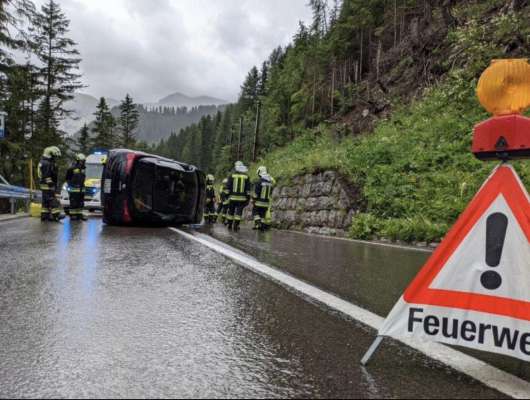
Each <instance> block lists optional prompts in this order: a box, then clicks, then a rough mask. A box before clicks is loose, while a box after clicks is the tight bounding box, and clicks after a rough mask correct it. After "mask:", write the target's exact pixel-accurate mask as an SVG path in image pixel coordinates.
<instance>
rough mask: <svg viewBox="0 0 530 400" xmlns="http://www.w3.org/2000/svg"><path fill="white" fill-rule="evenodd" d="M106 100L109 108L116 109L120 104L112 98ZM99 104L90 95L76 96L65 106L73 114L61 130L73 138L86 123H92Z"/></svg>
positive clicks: (80, 94) (79, 94) (78, 94)
mask: <svg viewBox="0 0 530 400" xmlns="http://www.w3.org/2000/svg"><path fill="white" fill-rule="evenodd" d="M105 100H107V104H109V107H114V106H117V105H118V104H119V101H118V100H115V99H112V98H105ZM98 102H99V99H97V98H95V97H94V96H90V95H89V94H83V93H76V94H74V98H73V99H72V100H70V101H68V102H67V103H66V105H65V107H66V109H68V110H72V111H73V113H72V115H71V116H70V117H69V118H67V119H65V120H64V121H62V122H61V126H60V128H61V130H63V131H65V132H66V133H67V135H68V136H71V135H73V134H74V133H76V132H77V131H79V130H80V129H81V128H82V127H83V125H84V124H85V123H86V124H88V123H90V122H91V121H92V120H93V119H94V113H95V112H96V106H97V104H98Z"/></svg>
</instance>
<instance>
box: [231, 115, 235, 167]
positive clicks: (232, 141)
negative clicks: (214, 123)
mask: <svg viewBox="0 0 530 400" xmlns="http://www.w3.org/2000/svg"><path fill="white" fill-rule="evenodd" d="M234 129H235V128H234V125H233V124H232V126H231V127H230V161H233V159H232V157H234Z"/></svg>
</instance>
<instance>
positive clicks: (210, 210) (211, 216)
mask: <svg viewBox="0 0 530 400" xmlns="http://www.w3.org/2000/svg"><path fill="white" fill-rule="evenodd" d="M214 183H215V178H214V176H213V175H208V176H207V177H206V204H205V206H204V220H205V221H206V223H207V224H213V223H215V220H216V219H217V212H216V210H215V200H216V196H215V187H214Z"/></svg>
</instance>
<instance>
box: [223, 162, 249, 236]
mask: <svg viewBox="0 0 530 400" xmlns="http://www.w3.org/2000/svg"><path fill="white" fill-rule="evenodd" d="M247 173H248V168H247V167H246V166H245V165H244V164H243V163H242V162H241V161H237V162H236V163H235V165H234V173H233V174H232V175H230V176H229V177H228V182H227V187H228V190H229V198H228V199H229V205H228V216H227V221H228V222H227V226H228V229H229V230H231V229H233V230H234V231H236V232H237V231H238V230H239V225H240V224H241V220H242V218H243V210H244V209H245V207H246V206H247V205H248V203H249V201H250V178H249V177H248V174H247Z"/></svg>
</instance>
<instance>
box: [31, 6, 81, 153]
mask: <svg viewBox="0 0 530 400" xmlns="http://www.w3.org/2000/svg"><path fill="white" fill-rule="evenodd" d="M32 22H33V27H32V30H33V34H32V36H31V42H32V43H31V44H32V46H33V49H34V52H35V55H36V56H37V58H38V60H39V61H40V62H41V63H42V67H40V71H39V74H38V76H39V85H40V88H41V91H42V100H41V102H40V105H39V110H38V114H37V128H38V131H39V134H40V136H41V137H40V140H41V142H42V144H43V145H48V144H58V143H61V142H62V136H63V133H62V132H60V131H59V123H60V122H61V121H62V120H63V119H64V118H66V117H68V116H69V115H70V114H71V113H72V110H68V109H67V108H66V107H65V103H66V102H67V101H68V100H72V99H73V97H74V96H73V94H74V92H75V91H76V90H77V89H80V88H82V87H83V85H82V84H81V83H80V81H79V78H80V77H81V75H79V74H78V73H77V72H76V70H78V69H79V63H80V61H81V59H80V58H79V51H78V50H77V49H76V43H75V42H74V41H73V40H72V39H70V38H69V37H68V36H67V35H68V31H69V30H68V27H69V25H70V21H69V20H68V19H67V18H66V16H65V14H64V13H63V12H62V11H61V8H60V7H59V4H58V3H56V2H54V1H53V0H50V1H49V2H48V3H47V4H45V5H43V6H42V7H41V10H40V12H36V13H35V14H34V17H33V18H32Z"/></svg>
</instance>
